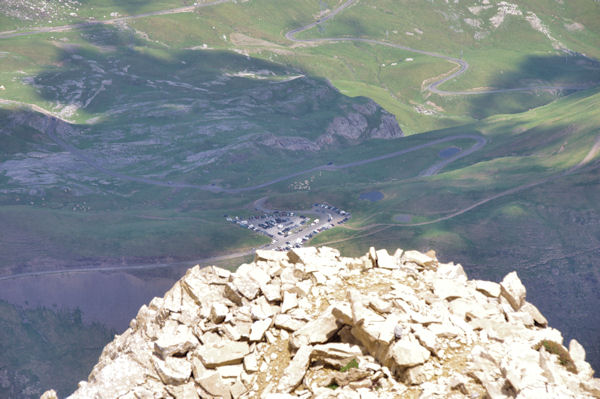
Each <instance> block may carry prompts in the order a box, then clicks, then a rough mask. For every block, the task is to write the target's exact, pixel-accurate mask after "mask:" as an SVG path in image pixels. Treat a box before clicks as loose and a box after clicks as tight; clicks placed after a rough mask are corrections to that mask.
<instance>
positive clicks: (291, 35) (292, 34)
mask: <svg viewBox="0 0 600 399" xmlns="http://www.w3.org/2000/svg"><path fill="white" fill-rule="evenodd" d="M357 2H358V0H347V1H346V2H344V3H343V4H342V5H340V6H339V7H338V8H336V9H334V10H333V11H331V12H330V13H329V14H327V15H326V16H324V17H322V18H320V19H318V20H316V21H315V22H311V23H310V24H308V25H304V26H302V27H299V28H296V29H292V30H291V31H289V32H287V33H286V34H285V37H286V39H288V40H290V41H292V42H296V43H310V44H318V43H335V42H362V43H369V44H375V45H380V46H387V47H393V48H396V49H399V50H405V51H409V52H411V53H416V54H422V55H427V56H430V57H435V58H440V59H442V60H446V61H448V62H451V63H454V64H457V65H458V66H459V69H458V70H457V71H455V72H453V73H451V74H449V75H447V76H444V77H443V78H441V79H439V80H436V81H435V82H433V83H430V84H429V85H428V86H426V87H425V90H428V91H430V92H432V93H435V94H438V95H441V96H457V95H460V96H469V95H475V94H494V93H510V92H519V91H536V90H582V89H586V88H589V85H565V86H561V85H542V86H527V87H513V88H509V89H490V90H461V91H447V90H441V89H439V86H440V85H442V84H444V83H446V82H447V81H449V80H452V79H454V78H457V77H458V76H460V75H462V74H463V73H465V72H466V71H467V70H468V69H469V63H468V62H467V61H465V60H463V59H460V58H455V57H450V56H447V55H443V54H439V53H435V52H432V51H425V50H419V49H415V48H412V47H408V46H403V45H401V44H395V43H390V42H384V41H381V40H374V39H365V38H360V37H327V38H320V39H298V38H296V35H297V34H298V33H302V32H305V31H307V30H310V29H312V28H314V27H316V26H318V25H320V24H322V23H324V22H326V21H328V20H330V19H332V18H334V17H335V16H336V15H338V14H339V13H340V12H342V11H344V10H345V9H346V8H348V7H350V6H351V5H353V4H354V3H357Z"/></svg>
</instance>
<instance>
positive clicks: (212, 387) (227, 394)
mask: <svg viewBox="0 0 600 399" xmlns="http://www.w3.org/2000/svg"><path fill="white" fill-rule="evenodd" d="M196 382H198V385H200V387H201V388H202V389H204V390H205V391H206V392H207V393H208V394H210V395H212V396H214V397H221V398H223V399H231V391H230V389H229V387H228V386H227V385H226V384H225V383H224V382H223V380H222V379H221V376H220V375H219V373H217V372H212V373H208V374H207V375H205V376H203V377H202V378H199V379H197V380H196Z"/></svg>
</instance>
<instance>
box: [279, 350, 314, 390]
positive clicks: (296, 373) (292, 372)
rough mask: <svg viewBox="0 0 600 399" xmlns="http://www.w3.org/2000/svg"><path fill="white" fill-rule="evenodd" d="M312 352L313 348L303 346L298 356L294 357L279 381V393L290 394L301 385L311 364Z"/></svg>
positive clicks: (297, 353)
mask: <svg viewBox="0 0 600 399" xmlns="http://www.w3.org/2000/svg"><path fill="white" fill-rule="evenodd" d="M312 350H313V349H312V347H311V346H309V345H302V346H301V347H300V348H298V352H296V355H294V358H293V359H292V361H291V362H290V364H289V365H288V367H287V368H286V369H285V371H284V373H283V376H282V377H281V379H280V380H279V385H278V386H277V389H278V390H279V391H281V392H284V393H288V392H291V391H292V390H293V389H294V388H296V387H297V386H298V385H299V384H300V382H301V381H302V379H303V378H304V374H305V373H306V369H307V368H308V365H309V363H310V355H311V353H312Z"/></svg>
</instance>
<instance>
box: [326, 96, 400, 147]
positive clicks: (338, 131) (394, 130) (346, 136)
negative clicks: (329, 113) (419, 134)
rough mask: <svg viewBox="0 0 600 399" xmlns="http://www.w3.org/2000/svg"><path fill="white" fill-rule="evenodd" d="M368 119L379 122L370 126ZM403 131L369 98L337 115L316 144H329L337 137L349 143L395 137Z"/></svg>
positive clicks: (391, 116) (391, 117)
mask: <svg viewBox="0 0 600 399" xmlns="http://www.w3.org/2000/svg"><path fill="white" fill-rule="evenodd" d="M370 120H375V121H377V123H379V124H378V125H377V126H375V127H370V126H371V125H372V123H369V122H370ZM403 135H404V133H403V132H402V129H401V128H400V126H398V122H397V121H396V118H395V117H394V115H392V114H390V113H389V112H387V111H385V110H383V109H381V108H379V106H378V105H377V104H376V103H375V102H373V101H371V100H369V101H367V102H366V103H365V104H354V105H353V106H352V109H351V110H347V111H346V114H345V115H344V116H337V117H335V118H334V119H333V121H331V123H330V124H329V126H327V131H326V133H324V134H322V135H321V136H319V138H318V139H317V144H318V145H320V146H323V145H331V144H333V143H335V142H337V141H339V139H343V140H345V141H346V142H347V143H350V144H359V143H361V142H363V141H365V140H367V139H371V138H376V139H388V140H389V139H396V138H399V137H402V136H403Z"/></svg>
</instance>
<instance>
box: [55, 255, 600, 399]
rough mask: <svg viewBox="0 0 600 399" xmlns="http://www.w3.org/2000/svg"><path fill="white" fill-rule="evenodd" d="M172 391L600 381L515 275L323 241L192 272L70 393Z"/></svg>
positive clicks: (552, 388)
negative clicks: (481, 273) (346, 251)
mask: <svg viewBox="0 0 600 399" xmlns="http://www.w3.org/2000/svg"><path fill="white" fill-rule="evenodd" d="M52 395H53V394H52V393H47V394H46V396H45V397H47V398H50V397H53V396H52ZM171 397H173V398H272V399H275V398H294V397H299V398H313V397H314V398H334V397H337V398H377V397H382V398H397V397H411V398H416V397H422V398H448V397H452V398H461V397H465V398H473V397H489V398H515V397H516V398H536V399H537V398H589V397H600V380H598V379H595V378H593V370H592V369H591V367H590V365H589V364H588V363H587V362H586V361H585V350H584V349H583V347H582V346H581V345H580V344H579V343H577V341H574V340H572V341H571V343H570V344H569V348H568V349H567V348H565V347H564V346H563V338H562V336H561V333H560V331H558V330H555V329H553V328H551V327H548V326H547V321H546V319H545V318H544V317H543V315H542V314H541V313H540V312H539V310H537V308H535V306H534V305H532V304H531V303H529V302H527V301H526V290H525V287H524V286H523V284H522V283H521V281H520V280H519V277H518V275H517V273H515V272H512V273H509V274H508V275H507V276H506V277H505V278H504V279H503V280H502V282H501V283H500V284H497V283H493V282H486V281H481V280H473V281H470V280H468V278H467V276H466V273H465V272H464V270H463V268H462V267H461V266H460V265H455V264H453V263H448V264H444V263H440V262H439V261H438V260H437V259H436V258H435V255H434V254H433V253H431V252H430V253H427V254H422V253H420V252H417V251H402V250H397V251H396V252H395V253H394V254H393V255H390V254H389V253H388V252H387V251H386V250H379V251H376V250H375V249H371V250H370V251H369V253H368V254H366V255H364V256H362V257H360V258H346V257H343V256H340V254H339V252H338V251H337V250H335V249H331V248H325V247H322V248H318V249H316V248H300V249H293V250H291V251H289V252H288V253H282V252H271V251H257V252H256V256H255V260H254V262H253V263H251V264H244V265H241V266H240V267H239V269H238V271H237V272H235V273H231V272H229V271H227V270H224V269H221V268H218V267H213V266H211V267H206V268H200V267H199V266H196V267H194V268H192V269H190V270H189V271H188V272H187V273H186V275H185V276H184V277H183V278H182V279H181V280H180V281H179V282H177V283H176V284H175V285H174V286H173V288H171V289H170V290H169V291H168V292H167V293H166V294H165V296H164V297H163V298H154V299H153V300H152V301H151V302H150V304H149V305H148V306H142V308H141V309H140V311H139V313H138V315H137V316H136V318H135V319H133V320H132V321H131V323H130V328H129V329H128V330H127V331H125V333H123V334H122V335H120V336H116V337H115V340H114V341H113V342H112V343H110V344H109V345H107V346H106V348H105V349H104V351H103V353H102V355H101V357H100V359H99V362H98V364H97V365H96V366H95V367H94V369H93V370H92V372H91V374H90V376H89V379H88V381H86V382H81V383H80V384H79V388H78V390H77V391H76V392H75V393H74V394H73V395H72V396H71V398H73V399H79V398H131V399H133V398H171Z"/></svg>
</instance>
